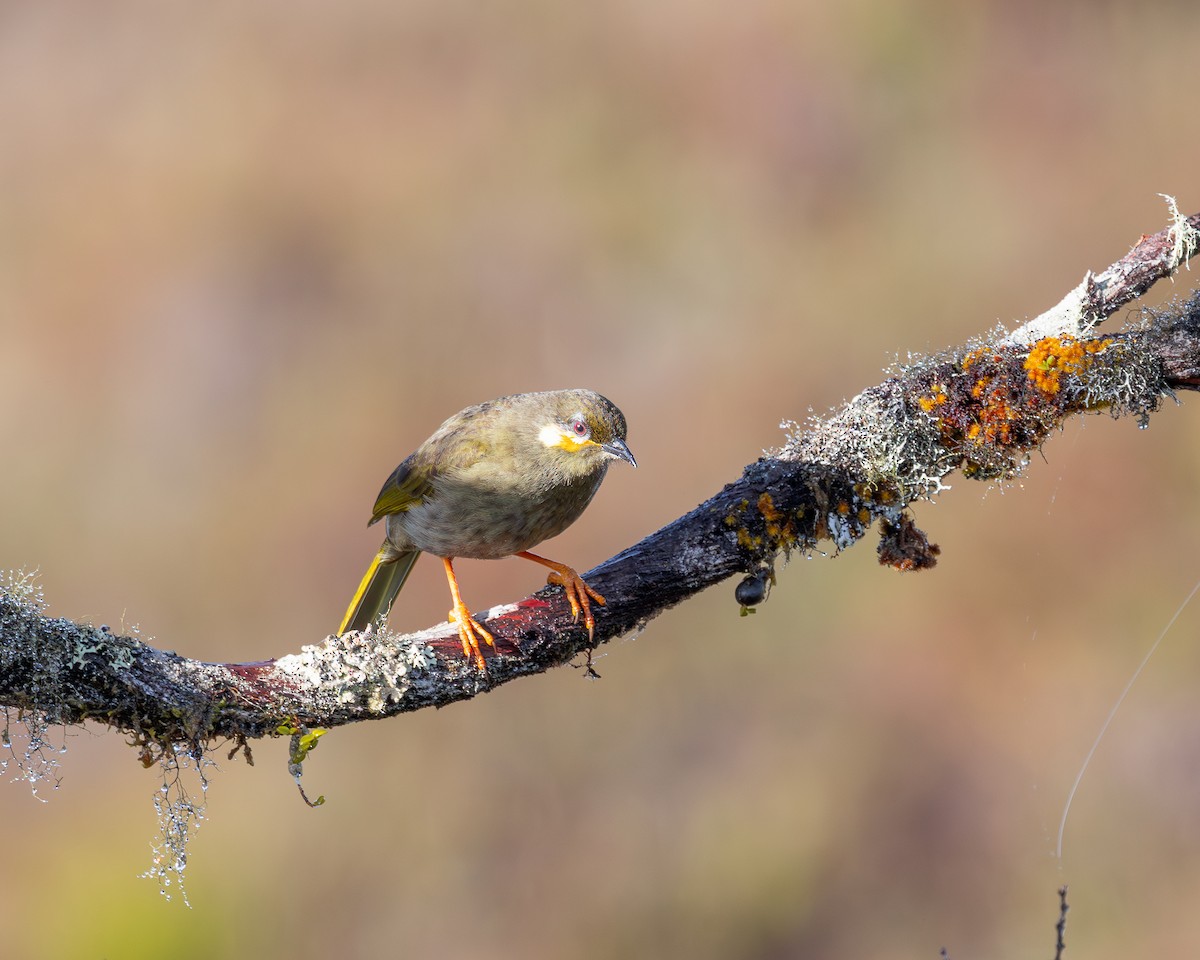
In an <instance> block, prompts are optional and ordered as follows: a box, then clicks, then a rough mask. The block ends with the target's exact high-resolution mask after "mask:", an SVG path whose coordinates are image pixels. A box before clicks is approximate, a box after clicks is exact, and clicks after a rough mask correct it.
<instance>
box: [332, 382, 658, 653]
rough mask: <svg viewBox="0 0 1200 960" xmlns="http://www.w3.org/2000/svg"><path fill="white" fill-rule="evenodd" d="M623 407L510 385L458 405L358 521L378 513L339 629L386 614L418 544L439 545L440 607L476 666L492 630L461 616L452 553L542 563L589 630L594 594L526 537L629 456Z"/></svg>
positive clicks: (557, 525) (573, 510)
mask: <svg viewBox="0 0 1200 960" xmlns="http://www.w3.org/2000/svg"><path fill="white" fill-rule="evenodd" d="M626 433H627V430H626V424H625V416H624V414H622V413H621V411H620V410H619V409H617V407H616V405H615V404H614V403H613V402H612V401H611V400H608V399H607V398H605V397H602V396H601V395H600V394H598V393H596V392H595V391H593V390H584V389H572V390H552V391H545V392H539V393H520V394H513V395H511V396H507V397H500V398H499V399H497V400H489V401H487V402H485V403H480V404H476V405H475V406H471V407H467V408H466V409H465V410H462V411H460V412H459V413H456V414H455V415H454V416H452V417H450V418H449V419H448V420H447V421H446V422H445V423H443V424H442V425H441V426H440V427H438V429H437V430H436V431H435V432H434V433H433V435H432V436H430V437H429V439H427V440H426V441H425V442H424V443H422V444H421V445H420V446H419V447H418V448H417V449H416V450H415V451H414V452H413V453H412V454H410V455H409V456H408V458H407V459H405V460H404V461H403V462H402V463H401V464H400V465H399V466H398V467H396V469H395V470H394V471H393V472H392V474H391V476H389V477H388V478H387V480H386V481H385V482H384V484H383V487H382V489H380V491H379V496H378V497H377V498H376V500H375V506H374V509H373V510H372V512H371V519H370V520H369V521H368V523H367V526H371V525H373V524H376V523H378V522H380V521H383V523H384V526H385V530H386V536H385V538H384V541H383V546H381V547H380V548H379V552H378V553H377V554H376V555H375V558H374V559H373V560H372V561H371V565H370V566H369V567H368V568H367V572H366V574H364V576H363V578H362V582H361V583H360V584H359V587H358V590H357V591H356V592H355V594H354V597H353V599H352V600H351V601H350V606H349V607H348V608H347V610H346V615H345V616H344V617H343V618H342V624H341V626H340V627H339V628H338V634H339V635H342V634H346V633H350V632H352V631H360V630H365V629H366V628H367V627H368V626H369V625H370V624H373V623H375V622H376V621H377V620H378V619H380V618H382V617H386V616H387V615H388V613H389V611H390V610H391V607H392V602H393V601H394V600H395V598H396V594H397V593H399V591H400V588H401V587H402V586H403V585H404V581H405V580H406V579H407V578H408V575H409V573H410V572H411V571H412V568H413V564H415V563H416V560H417V557H418V556H419V555H420V554H422V553H428V554H431V555H433V556H436V557H440V558H441V560H442V565H443V567H444V569H445V573H446V580H447V581H448V583H449V586H450V599H451V603H452V607H451V609H450V612H449V614H448V615H447V616H448V618H449V620H450V622H451V623H456V624H457V625H458V636H459V640H460V642H461V643H462V650H463V656H464V657H465V658H467V659H469V660H472V661H473V662H474V663H475V665H476V667H477V668H478V669H479V670H480V671H481V672H484V673H486V671H487V665H486V662H485V660H484V657H483V651H482V649H481V648H480V642H481V641H482V642H483V643H486V644H487V645H488V646H490V647H493V648H494V647H495V638H493V636H492V635H491V633H489V632H488V631H487V629H486V628H484V627H483V626H482V625H481V624H480V623H479V621H478V620H476V619H475V618H474V617H472V616H471V613H470V611H469V610H468V608H467V605H466V604H465V603H464V601H463V599H462V594H461V592H460V590H459V584H458V577H457V576H456V575H455V572H454V560H455V559H457V558H459V557H467V558H477V559H484V560H497V559H500V558H503V557H510V556H517V557H522V558H524V559H526V560H532V561H533V562H535V563H539V564H542V565H543V566H546V567H549V568H550V570H551V573H550V575H549V577H548V578H547V581H546V582H547V583H549V584H557V585H559V586H561V587H562V588H563V590H564V592H565V593H566V597H567V601H568V602H569V603H570V605H571V613H572V616H573V617H574V618H575V620H576V622H578V620H579V617H580V614H582V615H583V620H584V625H585V626H586V627H587V630H588V637H589V639H590V638H591V636H592V632H593V630H594V628H595V618H594V616H593V614H592V608H591V603H592V601H594V602H595V603H598V604H600V605H603V604H604V597H602V596H601V595H600V594H599V593H597V592H596V591H595V590H593V589H592V588H591V587H590V586H588V584H587V583H585V582H584V580H583V578H582V577H580V576H579V574H578V573H576V571H575V570H574V569H573V568H572V567H570V566H568V565H567V564H565V563H559V562H558V561H556V560H550V559H547V558H546V557H542V556H539V555H538V554H535V553H531V552H530V549H531V548H532V547H535V546H537V545H538V544H539V543H541V542H542V541H543V540H548V539H550V538H551V537H554V536H557V535H558V534H560V533H562V532H563V531H564V530H565V529H566V528H567V527H569V526H570V525H571V524H572V523H574V522H575V521H576V520H577V519H578V518H579V516H580V514H582V513H583V511H584V510H585V509H586V507H587V505H588V504H589V503H590V502H591V500H592V497H593V496H594V495H595V493H596V491H597V490H598V489H599V488H600V484H601V482H602V481H603V480H604V477H605V474H607V472H608V468H609V466H610V465H611V464H612V463H613V462H615V461H618V460H623V461H625V462H626V463H628V464H629V465H630V466H632V467H636V466H637V461H636V460H635V459H634V456H633V453H632V452H631V451H630V449H629V446H628V444H627V443H626V442H625V438H626Z"/></svg>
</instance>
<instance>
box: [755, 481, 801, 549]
mask: <svg viewBox="0 0 1200 960" xmlns="http://www.w3.org/2000/svg"><path fill="white" fill-rule="evenodd" d="M758 512H759V513H761V514H762V517H763V520H765V521H766V524H767V536H768V537H770V538H771V539H772V540H776V541H780V542H782V543H783V544H784V546H785V547H790V546H791V545H792V543H794V542H795V540H796V527H795V524H793V523H792V519H791V517H786V518H785V515H784V513H783V511H781V510H780V509H779V508H778V507H776V506H775V501H774V499H772V497H771V495H770V494H769V493H764V494H762V495H761V496H760V497H759V498H758ZM780 520H785V522H784V523H782V524H781V523H780V522H779V521H780Z"/></svg>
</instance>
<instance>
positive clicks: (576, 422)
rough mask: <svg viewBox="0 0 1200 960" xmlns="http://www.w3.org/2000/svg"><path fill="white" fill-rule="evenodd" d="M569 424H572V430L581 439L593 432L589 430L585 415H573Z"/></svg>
mask: <svg viewBox="0 0 1200 960" xmlns="http://www.w3.org/2000/svg"><path fill="white" fill-rule="evenodd" d="M568 426H570V428H571V432H572V433H573V434H575V436H577V437H579V438H580V439H581V440H582V439H584V438H586V437H587V435H588V434H589V433H590V432H591V431H590V430H588V425H587V422H586V421H585V420H584V419H583V417H572V418H571V422H570V423H569V424H568Z"/></svg>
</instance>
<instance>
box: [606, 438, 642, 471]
mask: <svg viewBox="0 0 1200 960" xmlns="http://www.w3.org/2000/svg"><path fill="white" fill-rule="evenodd" d="M600 449H601V450H603V451H604V452H605V453H607V454H608V455H609V456H610V457H616V458H617V459H618V460H624V461H625V462H626V463H628V464H629V465H630V466H631V467H636V466H637V461H636V460H634V459H633V453H632V451H630V449H629V447H628V445H627V444H626V443H625V441H624V440H622V439H621V438H620V437H617V439H615V440H611V441H609V442H608V443H602V444H600Z"/></svg>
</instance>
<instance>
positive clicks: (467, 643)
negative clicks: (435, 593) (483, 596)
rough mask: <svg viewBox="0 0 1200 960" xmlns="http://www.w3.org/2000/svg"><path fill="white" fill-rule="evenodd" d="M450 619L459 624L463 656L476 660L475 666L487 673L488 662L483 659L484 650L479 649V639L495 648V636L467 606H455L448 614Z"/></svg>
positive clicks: (459, 637)
mask: <svg viewBox="0 0 1200 960" xmlns="http://www.w3.org/2000/svg"><path fill="white" fill-rule="evenodd" d="M448 619H449V620H450V622H451V623H457V624H458V639H459V642H460V643H461V644H462V649H463V656H464V657H466V658H467V659H468V660H474V661H475V666H476V667H477V668H478V669H479V671H480V672H481V673H487V663H486V661H484V659H483V651H482V650H480V649H479V641H480V640H482V641H483V642H484V643H486V644H487V645H488V646H489V647H492V648H493V649H495V646H496V640H495V638H494V637H493V636H492V635H491V634H490V633H489V632H488V631H487V629H486V628H485V627H484V626H483V624H481V623H480V622H479V621H478V620H476V619H475V618H474V617H472V616H471V614H470V612H469V611H468V610H467V609H466V608H465V607H464V608H462V609H460V608H458V607H455V608H454V609H453V610H451V611H450V613H449V614H448Z"/></svg>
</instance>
